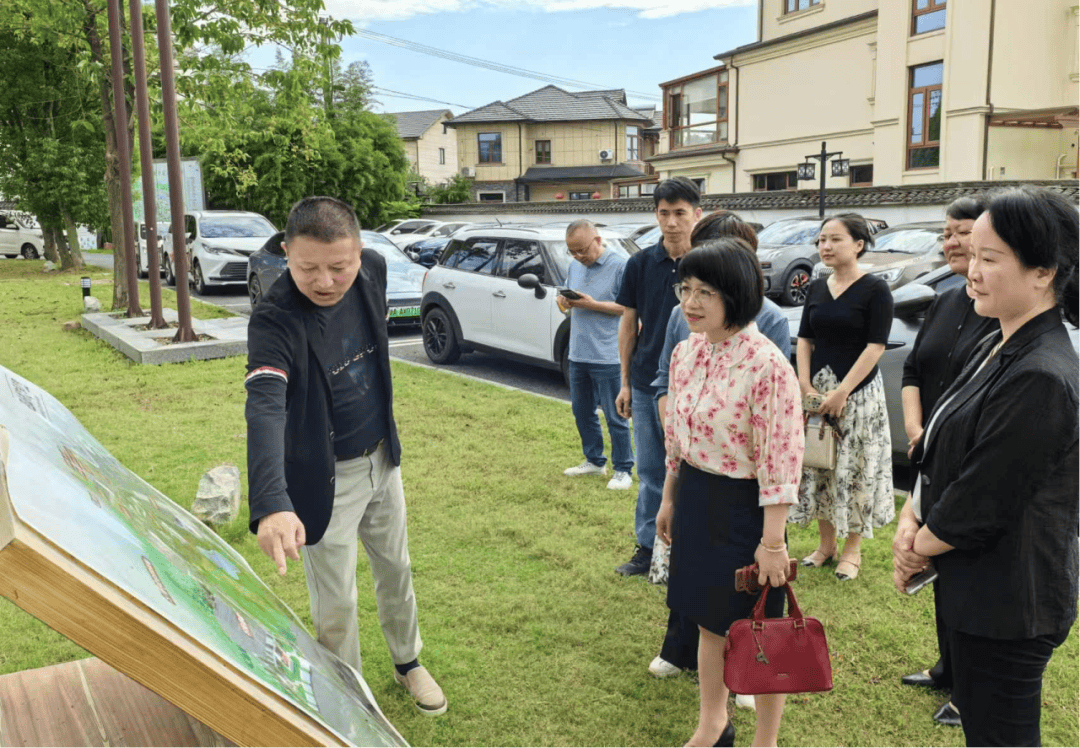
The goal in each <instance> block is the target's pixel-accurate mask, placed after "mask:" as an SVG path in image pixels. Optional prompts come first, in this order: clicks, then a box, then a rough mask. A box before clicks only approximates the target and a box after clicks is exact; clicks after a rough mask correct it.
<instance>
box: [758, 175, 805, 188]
mask: <svg viewBox="0 0 1080 748" xmlns="http://www.w3.org/2000/svg"><path fill="white" fill-rule="evenodd" d="M798 181H799V173H798V172H797V171H774V172H771V173H769V174H755V175H754V191H755V192H771V191H773V190H793V189H795V188H796V185H797V184H798Z"/></svg>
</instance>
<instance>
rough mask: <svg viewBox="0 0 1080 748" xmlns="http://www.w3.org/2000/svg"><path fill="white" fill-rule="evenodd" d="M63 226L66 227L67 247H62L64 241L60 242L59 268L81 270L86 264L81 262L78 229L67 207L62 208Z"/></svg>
mask: <svg viewBox="0 0 1080 748" xmlns="http://www.w3.org/2000/svg"><path fill="white" fill-rule="evenodd" d="M63 216H64V226H65V227H66V228H67V249H64V243H63V242H60V243H59V244H58V248H59V250H60V269H61V270H82V269H83V267H85V266H86V263H85V262H83V256H82V247H80V246H79V229H78V227H77V226H76V225H75V221H74V219H72V217H71V213H70V212H69V211H68V209H67V208H64V210H63Z"/></svg>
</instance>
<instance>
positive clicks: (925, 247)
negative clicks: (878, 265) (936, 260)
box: [871, 229, 943, 255]
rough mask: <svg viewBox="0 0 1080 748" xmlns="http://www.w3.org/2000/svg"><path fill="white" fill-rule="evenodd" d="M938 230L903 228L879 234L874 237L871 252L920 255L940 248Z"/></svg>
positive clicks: (940, 239) (939, 233) (940, 242)
mask: <svg viewBox="0 0 1080 748" xmlns="http://www.w3.org/2000/svg"><path fill="white" fill-rule="evenodd" d="M942 241H943V240H942V237H941V232H940V231H934V230H932V229H905V230H902V231H892V232H890V233H887V234H879V235H878V236H875V237H874V246H873V248H872V249H871V251H872V252H896V253H898V254H906V255H922V254H927V253H928V252H933V251H934V250H935V249H941V244H942Z"/></svg>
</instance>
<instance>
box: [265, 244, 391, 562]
mask: <svg viewBox="0 0 1080 748" xmlns="http://www.w3.org/2000/svg"><path fill="white" fill-rule="evenodd" d="M349 293H356V294H360V298H361V300H362V303H363V304H364V306H365V308H366V310H367V313H368V318H369V319H370V320H371V321H372V327H373V328H374V330H373V332H374V334H375V341H376V344H377V345H378V348H379V354H378V361H379V368H380V370H381V371H382V375H383V381H384V382H385V383H386V392H387V395H388V397H389V400H390V402H388V403H387V418H388V421H389V424H388V429H389V440H388V442H389V443H388V447H389V450H390V459H391V460H392V461H393V463H394V464H395V465H400V464H401V442H400V440H399V439H398V433H397V426H396V424H395V422H394V402H393V401H394V396H393V394H394V389H393V380H392V379H391V377H390V348H389V345H388V339H387V334H386V325H385V324H381V322H382V321H383V320H385V319H386V315H387V302H386V260H385V259H383V257H382V255H380V254H379V253H378V252H376V251H374V250H370V249H365V250H363V252H362V254H361V261H360V272H359V273H357V275H356V282H355V283H354V284H353V286H352V288H351V289H350V290H349ZM315 309H316V306H315V305H314V304H313V303H311V301H310V300H309V299H308V298H307V297H306V296H304V295H303V294H302V293H300V290H299V289H298V288H297V287H296V284H295V283H294V282H293V279H292V276H291V275H290V274H289V271H288V270H286V271H285V272H284V273H283V274H282V275H281V277H279V278H278V279H277V280H276V281H275V282H274V285H272V286H271V287H270V290H269V292H268V293H267V294H266V296H265V297H264V298H263V300H262V301H260V302H259V304H258V306H256V307H255V310H254V312H253V313H252V315H251V320H250V322H249V323H248V366H247V368H248V372H249V373H250V372H252V371H255V370H256V369H259V368H262V367H270V368H272V369H275V370H279V371H282V372H284V373H285V374H286V376H287V384H286V393H285V402H284V403H280V402H273V401H266V402H264V401H263V398H257V397H253V395H252V393H251V392H250V390H249V395H248V401H247V407H246V410H245V413H246V416H247V421H248V429H253V428H265V424H267V423H269V422H280V417H277V418H275V417H274V416H275V414H279V413H280V409H281V408H282V407H284V409H285V433H284V434H283V438H284V440H285V464H284V466H282V465H279V464H274V461H273V460H272V459H270V456H269V455H264V454H254V453H253V452H252V450H248V504H249V507H250V509H251V518H250V525H249V527H250V529H251V531H252V532H253V533H254V532H258V526H259V520H260V519H262V518H263V517H265V516H266V515H268V514H272V513H274V512H280V511H292V512H296V514H297V516H299V517H300V521H301V522H303V523H304V531H305V535H306V537H307V544H308V545H314V544H315V543H318V542H319V540H321V539H322V536H323V533H324V532H325V531H326V526H327V524H329V522H330V514H331V512H332V511H333V505H334V469H335V459H334V432H333V417H332V414H331V412H330V407H331V402H332V400H331V393H330V380H329V378H328V377H327V374H326V371H327V367H326V365H325V362H324V361H321V360H320V359H319V354H318V352H317V350H316V347H315V346H313V345H312V341H313V340H318V339H319V337H320V335H321V333H320V331H319V323H318V321H317V320H316V319H315V315H314V314H313V312H314V310H315Z"/></svg>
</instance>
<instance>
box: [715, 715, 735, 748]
mask: <svg viewBox="0 0 1080 748" xmlns="http://www.w3.org/2000/svg"><path fill="white" fill-rule="evenodd" d="M713 745H716V746H725V748H731V746H733V745H735V725H733V724H731V720H730V719H729V720H728V723H727V727H725V728H724V731H723V732H722V733H720V737H719V738H717V739H716V742H715V743H713Z"/></svg>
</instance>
